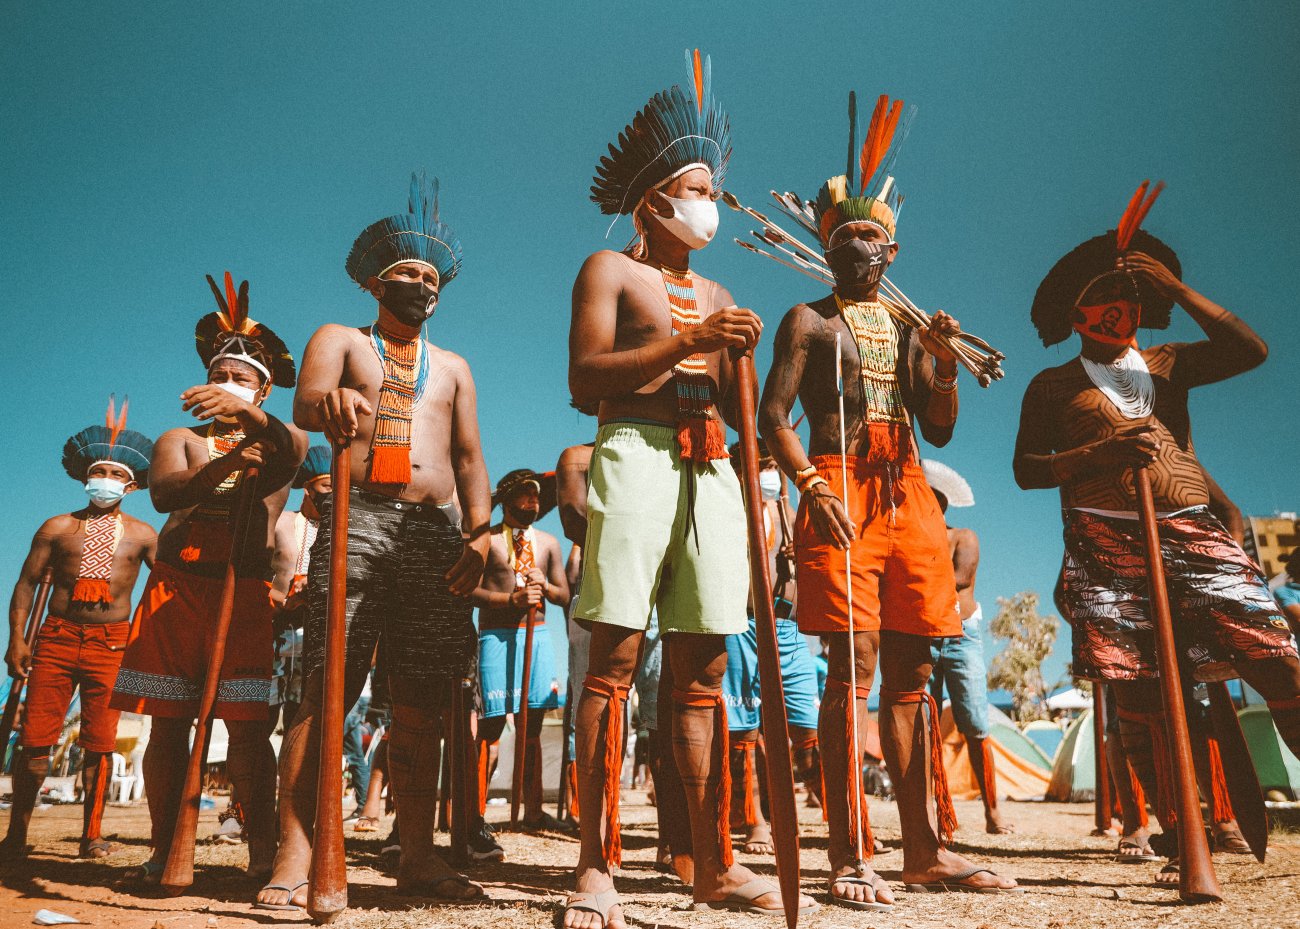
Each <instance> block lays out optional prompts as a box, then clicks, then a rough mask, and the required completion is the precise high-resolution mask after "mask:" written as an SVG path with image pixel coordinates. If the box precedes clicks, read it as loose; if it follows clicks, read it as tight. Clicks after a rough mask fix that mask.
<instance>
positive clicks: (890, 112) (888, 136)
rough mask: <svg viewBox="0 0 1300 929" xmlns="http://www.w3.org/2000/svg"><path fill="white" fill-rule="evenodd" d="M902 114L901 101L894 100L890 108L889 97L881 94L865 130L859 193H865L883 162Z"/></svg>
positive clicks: (860, 164)
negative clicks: (869, 123) (865, 136)
mask: <svg viewBox="0 0 1300 929" xmlns="http://www.w3.org/2000/svg"><path fill="white" fill-rule="evenodd" d="M902 113H903V101H902V100H895V101H894V102H893V105H892V106H890V103H889V96H888V95H886V94H881V95H880V97H879V99H877V100H876V108H875V110H873V111H872V113H871V126H870V127H869V128H868V129H867V138H866V141H865V142H863V143H862V155H861V158H860V160H859V168H860V169H861V172H862V179H861V186H860V187H859V193H865V192H866V189H867V184H868V182H870V180H871V178H872V176H873V175H875V173H876V169H877V168H879V167H880V163H881V162H882V161H884V159H885V154H886V153H887V152H888V151H889V145H890V143H891V142H893V141H894V129H895V128H896V127H897V126H898V118H899V117H900V116H901V115H902Z"/></svg>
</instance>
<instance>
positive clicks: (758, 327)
mask: <svg viewBox="0 0 1300 929" xmlns="http://www.w3.org/2000/svg"><path fill="white" fill-rule="evenodd" d="M762 332H763V321H762V320H761V319H759V318H758V314H757V313H755V312H754V311H753V310H746V309H742V308H741V307H738V306H728V307H724V308H723V309H721V310H718V311H717V312H716V313H714V314H713V315H712V316H710V317H709V318H708V319H706V320H704V322H702V323H700V324H699V325H698V326H695V327H693V328H691V329H689V330H688V331H687V335H688V337H689V339H688V344H689V345H690V346H691V353H692V354H699V355H707V354H709V353H711V352H720V351H722V350H723V349H724V348H736V349H740V350H741V351H744V350H745V349H749V348H753V347H754V346H755V345H757V344H758V337H759V336H760V335H761V334H762Z"/></svg>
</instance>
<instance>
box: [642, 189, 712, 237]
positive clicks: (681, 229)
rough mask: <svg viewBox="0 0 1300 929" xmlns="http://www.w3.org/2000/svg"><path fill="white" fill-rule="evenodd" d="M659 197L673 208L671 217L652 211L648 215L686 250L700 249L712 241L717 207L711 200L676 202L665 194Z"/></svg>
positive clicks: (676, 200)
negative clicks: (679, 241) (678, 240)
mask: <svg viewBox="0 0 1300 929" xmlns="http://www.w3.org/2000/svg"><path fill="white" fill-rule="evenodd" d="M661 196H662V197H663V198H664V199H665V200H667V201H668V203H669V205H671V206H672V208H673V215H672V216H660V215H659V214H658V213H656V212H655V211H654V210H650V211H649V212H650V214H651V215H652V216H654V218H655V219H657V220H658V221H659V224H660V225H662V226H663V227H664V228H665V229H667V230H668V231H669V232H671V233H672V234H673V235H674V236H676V237H677V238H678V239H680V240H681V242H682V244H683V245H685V246H686V247H687V248H693V249H701V248H704V246H706V245H708V244H709V243H710V242H712V241H713V234H714V233H715V232H717V231H718V205H717V204H716V203H714V202H713V201H712V200H678V199H677V198H676V197H670V196H668V195H667V194H661Z"/></svg>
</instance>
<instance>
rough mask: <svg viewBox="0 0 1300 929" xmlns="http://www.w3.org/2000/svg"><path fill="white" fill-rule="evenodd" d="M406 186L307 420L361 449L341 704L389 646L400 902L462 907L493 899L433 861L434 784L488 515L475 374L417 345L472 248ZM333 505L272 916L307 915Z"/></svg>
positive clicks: (303, 419) (427, 195) (292, 754)
mask: <svg viewBox="0 0 1300 929" xmlns="http://www.w3.org/2000/svg"><path fill="white" fill-rule="evenodd" d="M411 180H412V190H411V201H410V205H411V212H409V213H406V214H399V215H397V216H390V217H388V218H387V219H382V220H380V221H379V222H377V223H374V224H372V225H371V226H369V227H367V228H366V229H365V230H364V231H363V232H362V233H361V235H360V237H358V239H357V241H356V243H355V244H354V245H353V246H352V252H351V254H350V255H349V256H348V261H347V270H348V274H349V276H350V277H351V278H352V279H353V280H354V281H356V282H357V283H358V284H359V285H361V286H362V287H363V288H365V289H366V290H367V291H368V292H369V293H370V294H371V296H373V297H374V298H375V300H376V301H377V303H378V319H377V320H376V322H374V323H373V324H371V325H369V326H361V327H355V326H344V325H339V324H335V323H329V324H326V325H324V326H322V327H321V328H320V329H318V330H317V331H316V334H315V335H313V336H312V337H311V341H310V342H309V343H308V344H307V352H306V356H305V357H304V359H303V372H302V381H301V383H300V384H299V387H298V392H297V395H296V396H295V397H294V405H293V408H294V422H296V423H297V424H298V425H299V426H301V427H302V428H304V429H308V430H311V431H314V432H322V431H323V432H324V433H325V434H326V436H327V437H328V438H329V440H330V441H331V443H339V442H342V441H347V442H348V443H349V444H350V446H351V449H352V473H351V477H352V481H351V483H352V488H351V495H350V498H349V522H348V600H347V621H348V632H347V654H346V658H345V686H344V697H343V705H344V706H345V707H351V706H352V705H354V704H355V703H356V701H357V698H358V697H359V696H360V694H361V690H362V687H363V686H364V684H365V681H366V677H367V675H369V673H370V668H371V663H372V660H373V657H374V654H375V645H376V642H378V641H379V640H380V639H381V638H382V639H383V642H384V646H383V649H384V655H385V658H384V664H385V666H386V667H387V670H388V674H389V684H390V688H391V695H392V703H393V708H392V727H391V728H390V729H389V743H388V766H389V767H388V770H389V777H390V779H391V780H390V784H391V789H392V791H393V795H394V797H395V798H396V804H397V808H398V809H399V810H400V811H401V813H400V815H401V829H402V856H401V863H400V865H399V867H398V871H397V887H398V890H399V892H401V893H406V894H415V895H421V896H428V897H431V898H433V899H450V900H466V899H472V898H476V897H481V896H483V890H482V888H480V887H478V886H477V885H475V884H472V883H470V882H469V881H468V880H467V879H466V878H464V877H463V876H461V875H459V874H457V873H456V872H455V871H454V870H453V869H452V868H451V867H450V866H448V865H447V863H446V862H444V861H443V860H442V858H440V857H439V856H438V855H437V854H436V853H435V852H434V849H433V820H434V813H435V809H436V806H437V780H436V778H433V777H431V776H430V775H429V774H428V771H430V770H437V766H438V749H437V746H438V742H439V731H440V726H441V723H440V721H441V719H442V713H443V710H444V709H445V708H448V707H450V706H451V694H452V690H451V688H452V687H453V686H458V685H459V682H460V681H461V680H462V679H463V678H464V676H465V674H466V673H467V672H468V670H469V668H470V666H471V664H472V662H473V654H474V645H475V640H476V636H475V634H474V625H473V622H472V621H471V615H472V607H471V605H470V602H469V595H470V594H471V593H472V592H473V591H474V588H475V587H477V586H478V582H479V579H480V578H481V577H482V574H483V566H484V563H485V561H486V559H487V551H488V546H489V544H490V541H491V540H490V537H489V533H488V521H489V519H490V517H491V511H492V504H491V502H490V500H489V495H488V477H487V468H486V466H485V465H484V463H483V452H482V449H481V448H480V446H479V432H478V413H477V403H476V400H475V391H474V379H473V378H472V377H471V376H470V370H469V365H467V364H466V363H465V360H464V359H463V358H461V357H459V356H458V355H455V354H453V353H451V352H449V351H447V350H446V349H442V348H439V347H437V346H435V345H433V344H432V343H430V342H428V341H426V340H424V339H423V338H421V335H420V329H421V326H423V325H424V323H425V321H426V320H428V319H429V317H430V316H432V314H433V311H434V308H435V306H436V304H437V302H438V297H439V295H440V293H441V290H442V288H444V287H445V286H446V285H447V284H448V283H449V282H450V281H451V279H452V278H453V277H455V275H456V272H457V271H458V270H459V269H460V257H461V249H460V243H459V241H458V240H457V238H456V236H455V233H453V232H452V230H451V229H449V228H448V227H447V226H446V225H444V224H443V223H442V222H440V221H439V219H438V217H437V213H436V201H437V182H436V181H434V182H432V183H429V182H427V181H426V180H425V179H424V178H423V177H420V178H416V177H414V176H413V177H412V179H411ZM341 490H342V488H335V494H336V495H337V493H339V492H340V491H341ZM333 499H335V498H334V497H331V498H330V502H327V503H326V504H325V508H324V509H325V512H323V513H322V514H321V525H320V532H319V535H318V536H317V540H316V546H315V548H314V550H313V557H312V561H311V566H310V568H309V569H308V582H307V596H308V605H307V621H306V640H305V656H304V668H305V671H306V674H307V678H306V684H305V686H304V694H303V704H302V707H301V708H300V709H299V711H298V717H297V719H296V720H295V721H294V724H293V726H292V727H291V729H290V730H289V732H288V733H287V734H286V736H285V740H284V746H283V748H282V749H281V756H280V785H281V789H280V850H279V854H278V855H277V856H276V859H275V871H274V873H273V875H272V877H271V881H270V882H269V883H268V884H267V886H266V887H264V888H263V889H262V891H261V893H259V894H258V902H257V906H259V907H263V908H271V909H284V908H286V907H296V906H302V905H305V903H306V887H307V869H308V865H309V864H310V860H311V831H310V830H311V826H312V822H313V820H314V818H315V813H316V767H317V761H318V758H319V739H320V710H321V692H322V691H321V688H322V681H323V676H322V667H323V662H324V658H325V642H324V635H325V600H326V592H327V591H328V588H329V549H330V517H329V514H330V510H331V507H332V501H333ZM462 513H463V517H462ZM462 518H463V520H464V523H465V529H464V530H462Z"/></svg>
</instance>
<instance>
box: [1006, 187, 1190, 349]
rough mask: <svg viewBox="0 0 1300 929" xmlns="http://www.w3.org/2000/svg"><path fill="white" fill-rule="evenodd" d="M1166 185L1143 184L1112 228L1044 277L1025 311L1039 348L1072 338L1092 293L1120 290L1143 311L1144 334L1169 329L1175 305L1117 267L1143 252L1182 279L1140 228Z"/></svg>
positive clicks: (1163, 249) (1164, 250)
mask: <svg viewBox="0 0 1300 929" xmlns="http://www.w3.org/2000/svg"><path fill="white" fill-rule="evenodd" d="M1164 186H1165V185H1164V183H1163V182H1162V183H1158V184H1156V186H1155V187H1154V188H1153V187H1151V182H1150V181H1143V182H1142V183H1141V184H1140V185H1139V186H1138V189H1137V190H1136V191H1135V192H1134V194H1133V196H1132V197H1131V198H1130V199H1129V203H1128V206H1127V207H1126V208H1125V210H1124V214H1123V215H1122V216H1121V217H1120V220H1119V224H1118V225H1117V226H1116V227H1115V228H1114V229H1112V230H1111V231H1109V232H1107V233H1105V234H1104V235H1099V236H1094V237H1093V238H1091V239H1089V240H1088V241H1086V242H1084V243H1083V244H1082V245H1080V246H1078V247H1077V248H1075V249H1074V250H1073V251H1071V252H1070V253H1069V254H1068V255H1066V256H1065V257H1064V258H1062V259H1061V260H1060V261H1058V262H1057V263H1056V264H1055V265H1053V266H1052V270H1051V271H1049V272H1047V277H1045V278H1043V282H1042V283H1041V284H1039V285H1038V291H1037V292H1036V293H1035V294H1034V303H1033V306H1032V307H1031V309H1030V312H1029V315H1030V318H1031V319H1032V320H1033V323H1034V327H1035V328H1036V329H1037V330H1038V337H1039V338H1040V339H1042V340H1043V345H1045V346H1046V345H1055V344H1056V343H1057V342H1064V341H1065V340H1066V339H1068V338H1069V337H1070V336H1071V335H1073V334H1074V321H1075V318H1076V314H1077V313H1078V310H1077V307H1078V306H1079V305H1080V304H1081V302H1082V301H1083V299H1084V297H1085V296H1088V295H1089V294H1092V295H1094V297H1093V298H1096V296H1097V295H1099V294H1100V293H1101V292H1102V290H1103V289H1106V290H1110V291H1113V290H1116V289H1119V290H1120V291H1121V292H1123V293H1126V294H1128V295H1131V297H1132V299H1134V300H1136V301H1137V302H1138V303H1139V304H1140V305H1141V307H1142V313H1141V317H1140V322H1139V324H1138V325H1140V326H1141V327H1142V328H1143V329H1167V328H1169V318H1170V313H1171V311H1172V309H1173V305H1174V302H1173V300H1172V299H1170V298H1169V297H1166V296H1163V295H1162V294H1161V293H1159V291H1157V290H1156V289H1155V287H1154V286H1152V285H1151V283H1150V282H1148V281H1147V279H1146V278H1145V277H1141V276H1139V275H1135V274H1132V273H1130V272H1128V271H1125V270H1122V269H1117V268H1116V267H1115V259H1116V257H1118V256H1119V255H1123V254H1124V253H1125V252H1128V251H1135V252H1143V253H1145V254H1147V255H1150V256H1151V257H1152V258H1154V259H1156V260H1157V261H1159V262H1160V263H1161V264H1163V265H1164V266H1165V267H1167V268H1168V269H1169V270H1170V271H1172V272H1173V273H1174V275H1175V276H1176V277H1180V278H1181V277H1182V266H1181V265H1180V264H1179V262H1178V256H1177V255H1175V254H1174V250H1173V249H1172V248H1170V247H1169V246H1168V245H1166V244H1165V243H1164V242H1161V241H1160V240H1159V239H1157V238H1156V237H1155V236H1153V235H1151V234H1150V233H1149V232H1147V231H1146V230H1145V229H1142V228H1141V225H1142V221H1143V220H1144V219H1146V215H1147V213H1148V212H1150V210H1151V207H1152V205H1153V204H1154V203H1155V202H1156V198H1157V197H1159V196H1160V192H1161V191H1162V190H1164Z"/></svg>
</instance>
